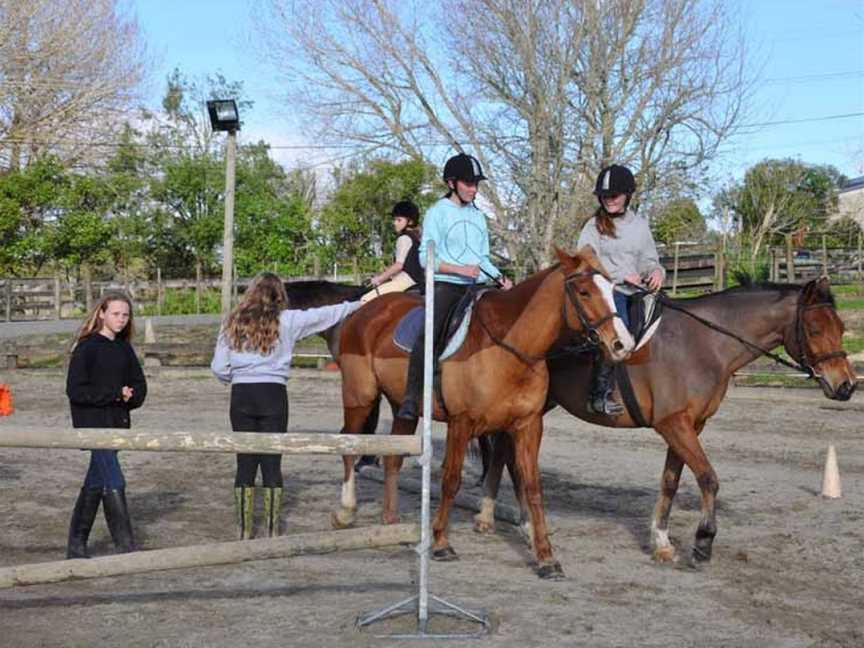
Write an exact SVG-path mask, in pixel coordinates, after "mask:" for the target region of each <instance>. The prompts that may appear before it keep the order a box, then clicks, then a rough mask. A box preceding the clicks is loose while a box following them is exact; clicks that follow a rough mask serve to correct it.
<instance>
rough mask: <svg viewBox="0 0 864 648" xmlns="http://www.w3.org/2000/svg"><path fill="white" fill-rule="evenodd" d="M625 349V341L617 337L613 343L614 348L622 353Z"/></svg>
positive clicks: (616, 351)
mask: <svg viewBox="0 0 864 648" xmlns="http://www.w3.org/2000/svg"><path fill="white" fill-rule="evenodd" d="M624 349H625V347H624V343H623V342H622V341H621V340H619V339H618V338H615V341H614V342H613V343H612V350H613V351H615V353H621V352H622V351H624Z"/></svg>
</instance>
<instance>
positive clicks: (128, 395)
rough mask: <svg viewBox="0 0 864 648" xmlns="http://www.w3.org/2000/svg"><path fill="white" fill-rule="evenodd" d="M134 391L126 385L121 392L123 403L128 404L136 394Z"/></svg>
mask: <svg viewBox="0 0 864 648" xmlns="http://www.w3.org/2000/svg"><path fill="white" fill-rule="evenodd" d="M134 391H135V390H134V389H132V388H131V387H128V386H126V385H124V386H123V389H121V390H120V394H121V396H122V397H123V402H124V403H128V402H129V399H130V398H132V394H133V393H134Z"/></svg>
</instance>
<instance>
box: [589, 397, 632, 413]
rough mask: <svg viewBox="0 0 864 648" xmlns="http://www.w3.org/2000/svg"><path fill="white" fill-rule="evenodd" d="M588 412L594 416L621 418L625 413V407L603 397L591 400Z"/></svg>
mask: <svg viewBox="0 0 864 648" xmlns="http://www.w3.org/2000/svg"><path fill="white" fill-rule="evenodd" d="M588 411H589V412H591V413H592V414H601V415H605V416H621V414H623V413H624V406H623V405H622V404H621V403H619V402H618V401H614V400H612V399H611V398H609V397H608V396H603V397H601V398H592V399H590V400H589V401H588Z"/></svg>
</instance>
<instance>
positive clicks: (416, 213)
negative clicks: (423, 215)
mask: <svg viewBox="0 0 864 648" xmlns="http://www.w3.org/2000/svg"><path fill="white" fill-rule="evenodd" d="M398 216H401V217H402V218H406V219H407V220H408V227H417V225H419V224H420V210H419V209H418V208H417V205H415V204H414V203H413V202H411V201H410V200H400V201H399V202H397V203H396V204H395V205H393V210H392V211H391V212H390V217H391V218H396V217H398Z"/></svg>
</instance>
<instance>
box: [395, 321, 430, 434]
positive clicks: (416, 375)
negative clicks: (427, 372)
mask: <svg viewBox="0 0 864 648" xmlns="http://www.w3.org/2000/svg"><path fill="white" fill-rule="evenodd" d="M418 349H419V350H418ZM423 364H424V363H423V338H422V337H420V338H419V339H418V340H417V342H415V343H414V349H412V351H411V356H410V358H409V359H408V383H407V384H406V385H405V397H404V398H403V399H402V406H401V407H400V408H399V411H398V412H397V413H396V416H397V417H398V418H400V419H408V420H416V419H418V418H419V417H420V399H421V398H422V392H423Z"/></svg>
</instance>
